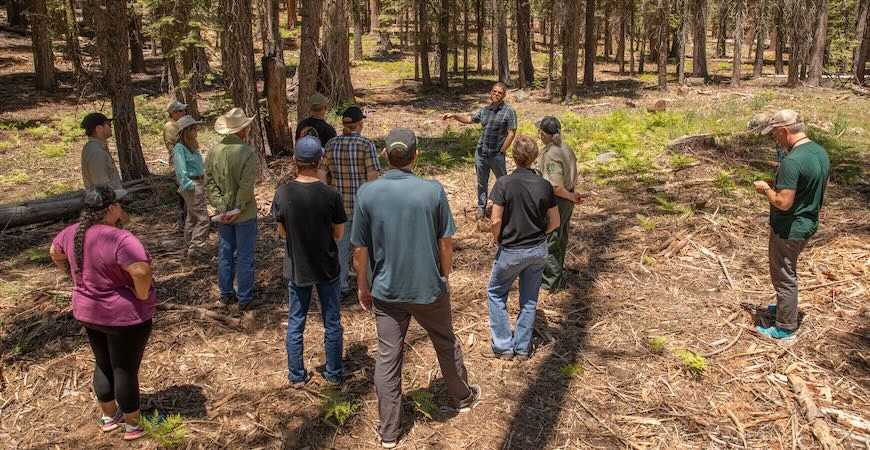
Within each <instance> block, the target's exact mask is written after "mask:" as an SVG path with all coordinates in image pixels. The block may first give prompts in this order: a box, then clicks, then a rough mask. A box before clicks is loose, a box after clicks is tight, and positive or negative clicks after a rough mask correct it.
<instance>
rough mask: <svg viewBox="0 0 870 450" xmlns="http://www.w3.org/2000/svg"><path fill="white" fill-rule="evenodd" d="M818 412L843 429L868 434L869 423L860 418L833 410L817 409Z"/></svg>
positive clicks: (869, 432)
mask: <svg viewBox="0 0 870 450" xmlns="http://www.w3.org/2000/svg"><path fill="white" fill-rule="evenodd" d="M819 410H820V411H821V412H823V413H825V414H827V415H828V417H830V418H831V419H833V420H834V422H837V423H838V424H840V425H842V426H843V427H845V428H850V429H852V430H855V431H859V432H861V433H864V434H870V421H868V420H867V419H865V418H863V417H861V416H857V415H855V414H852V413H848V412H846V411H840V410H839V409H834V408H819Z"/></svg>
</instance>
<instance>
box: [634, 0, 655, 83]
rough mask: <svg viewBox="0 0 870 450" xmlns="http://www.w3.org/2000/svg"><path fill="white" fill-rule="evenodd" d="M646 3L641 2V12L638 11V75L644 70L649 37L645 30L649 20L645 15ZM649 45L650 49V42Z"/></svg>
mask: <svg viewBox="0 0 870 450" xmlns="http://www.w3.org/2000/svg"><path fill="white" fill-rule="evenodd" d="M646 2H647V0H643V2H642V3H641V10H640V21H641V27H640V55H639V56H640V57H639V58H638V64H637V72H638V73H640V74H642V73H643V72H644V70H643V69H644V62H645V61H646V54H645V52H646V42H647V36H649V33H648V30H647V28H648V26H649V20H648V18H647V13H646ZM649 45H650V47H652V42H650V44H649Z"/></svg>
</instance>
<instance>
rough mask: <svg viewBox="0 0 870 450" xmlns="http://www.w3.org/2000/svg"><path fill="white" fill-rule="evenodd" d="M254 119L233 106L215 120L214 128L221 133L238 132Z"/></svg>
mask: <svg viewBox="0 0 870 450" xmlns="http://www.w3.org/2000/svg"><path fill="white" fill-rule="evenodd" d="M179 120H180V119H179ZM253 121H254V117H246V116H245V111H243V110H242V108H233V109H231V110H229V112H227V113H226V114H224V115H222V116H220V117H218V118H217V120H215V122H214V130H215V131H217V132H218V133H220V134H236V133H238V132H239V131H242V130H244V129H245V128H247V127H248V125H250V124H251V122H253Z"/></svg>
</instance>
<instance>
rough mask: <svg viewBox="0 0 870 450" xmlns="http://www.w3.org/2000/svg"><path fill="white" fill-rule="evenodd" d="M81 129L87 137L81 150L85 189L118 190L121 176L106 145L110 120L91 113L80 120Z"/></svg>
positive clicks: (110, 128) (109, 130)
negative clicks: (107, 187) (99, 187)
mask: <svg viewBox="0 0 870 450" xmlns="http://www.w3.org/2000/svg"><path fill="white" fill-rule="evenodd" d="M82 128H83V129H84V130H85V134H86V135H87V136H88V142H87V143H85V146H84V148H83V149H82V181H83V182H84V184H85V189H88V188H92V187H94V186H96V185H98V184H108V185H109V186H111V187H113V188H115V189H118V188H120V187H121V176H120V175H119V174H118V167H117V166H115V160H113V159H112V154H111V153H109V145H108V144H107V143H106V141H107V140H108V139H109V138H110V137H112V119H111V118H110V117H106V116H105V115H104V114H102V113H98V112H93V113H90V114H88V115H86V116H85V117H84V119H82Z"/></svg>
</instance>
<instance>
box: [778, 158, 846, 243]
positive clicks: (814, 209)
mask: <svg viewBox="0 0 870 450" xmlns="http://www.w3.org/2000/svg"><path fill="white" fill-rule="evenodd" d="M830 169H831V160H830V159H829V158H828V152H826V151H825V149H824V148H822V146H820V145H819V144H817V143H815V142H807V143H806V144H801V145H798V146H797V147H795V148H793V149H791V151H790V152H789V153H788V155H786V157H785V158H784V159H783V160H782V163H781V164H780V166H779V170H777V172H776V188H777V189H794V190H795V195H794V203H793V204H792V207H791V209H789V210H788V211H780V210H779V209H777V208H776V207H774V206H771V207H770V228H771V229H772V230H773V232H774V233H776V234H777V235H779V237H781V238H783V239H787V240H790V241H803V240H807V239H809V238H810V236H812V235H813V234H815V233H816V230H817V229H818V227H819V210H820V209H821V208H822V202H823V201H824V199H825V186H826V185H827V184H828V173H829V171H830Z"/></svg>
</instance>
